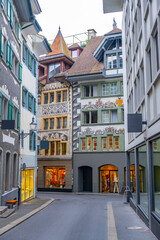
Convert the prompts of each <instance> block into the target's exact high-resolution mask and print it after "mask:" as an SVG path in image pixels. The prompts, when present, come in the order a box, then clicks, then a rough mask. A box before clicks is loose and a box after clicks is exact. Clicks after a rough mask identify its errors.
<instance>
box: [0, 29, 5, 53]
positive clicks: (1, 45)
mask: <svg viewBox="0 0 160 240" xmlns="http://www.w3.org/2000/svg"><path fill="white" fill-rule="evenodd" d="M0 40H1V41H0V55H1V57H3V55H4V36H3V33H2V30H1V39H0Z"/></svg>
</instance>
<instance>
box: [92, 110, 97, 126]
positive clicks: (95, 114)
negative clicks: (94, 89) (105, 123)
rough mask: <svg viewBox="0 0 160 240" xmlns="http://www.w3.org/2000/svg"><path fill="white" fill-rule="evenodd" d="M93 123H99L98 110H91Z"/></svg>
mask: <svg viewBox="0 0 160 240" xmlns="http://www.w3.org/2000/svg"><path fill="white" fill-rule="evenodd" d="M91 123H97V111H91Z"/></svg>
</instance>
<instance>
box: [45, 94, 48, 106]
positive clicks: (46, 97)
mask: <svg viewBox="0 0 160 240" xmlns="http://www.w3.org/2000/svg"><path fill="white" fill-rule="evenodd" d="M44 104H48V93H45V94H44Z"/></svg>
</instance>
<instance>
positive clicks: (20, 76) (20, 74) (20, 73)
mask: <svg viewBox="0 0 160 240" xmlns="http://www.w3.org/2000/svg"><path fill="white" fill-rule="evenodd" d="M18 75H19V82H20V83H21V82H22V63H21V62H19V74H18Z"/></svg>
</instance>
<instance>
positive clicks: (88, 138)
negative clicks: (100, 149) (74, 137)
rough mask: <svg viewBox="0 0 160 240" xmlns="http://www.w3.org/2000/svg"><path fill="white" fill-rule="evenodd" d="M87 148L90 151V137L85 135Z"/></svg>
mask: <svg viewBox="0 0 160 240" xmlns="http://www.w3.org/2000/svg"><path fill="white" fill-rule="evenodd" d="M87 150H88V151H91V137H87Z"/></svg>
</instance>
